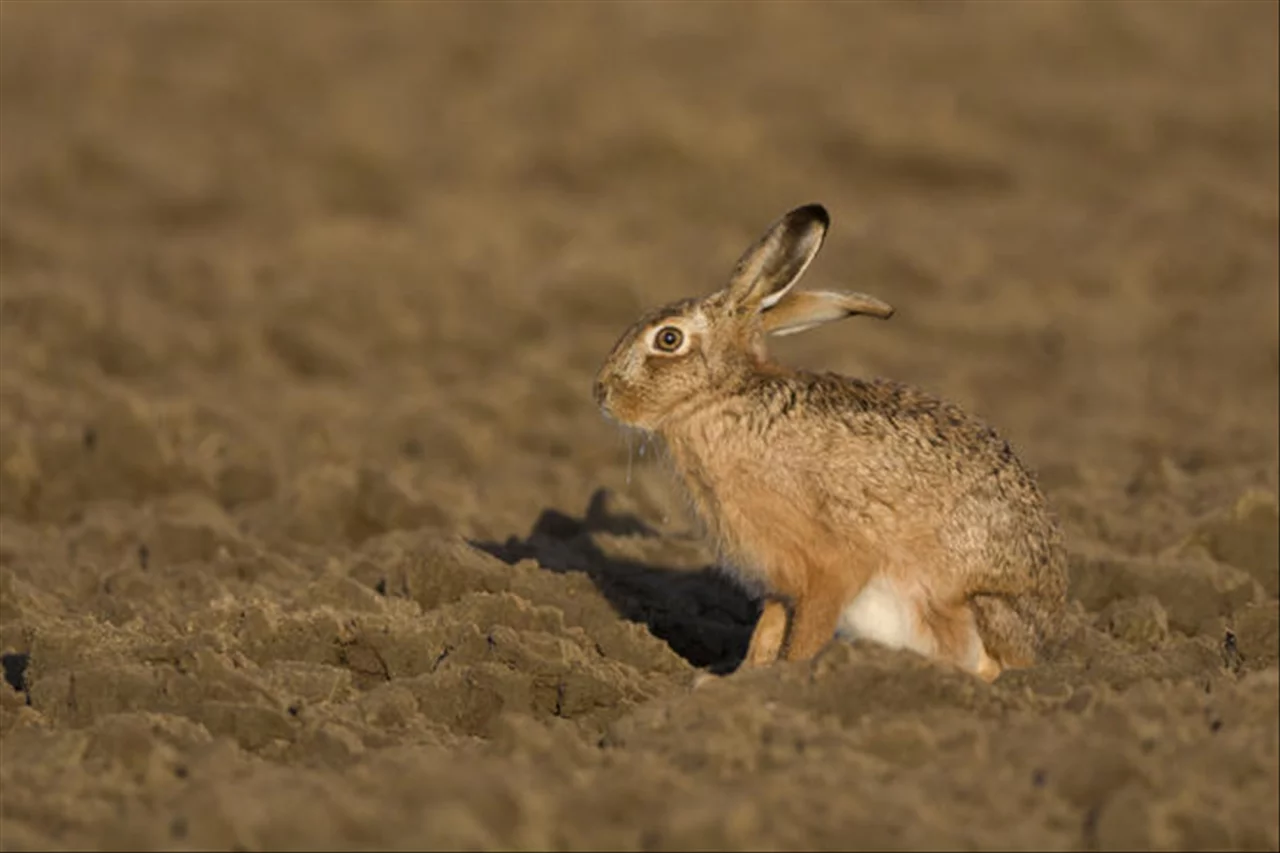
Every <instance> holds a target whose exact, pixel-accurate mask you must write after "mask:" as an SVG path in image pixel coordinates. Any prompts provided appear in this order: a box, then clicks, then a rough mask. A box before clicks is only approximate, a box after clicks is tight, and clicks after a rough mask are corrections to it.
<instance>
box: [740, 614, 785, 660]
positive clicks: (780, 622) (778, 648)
mask: <svg viewBox="0 0 1280 853" xmlns="http://www.w3.org/2000/svg"><path fill="white" fill-rule="evenodd" d="M787 617H788V613H787V605H786V604H784V603H783V602H782V601H781V600H780V599H777V598H772V597H770V598H766V599H765V600H764V607H763V608H762V609H761V610H760V618H759V619H758V620H757V621H756V628H755V631H753V632H752V634H751V645H750V646H749V647H748V648H747V656H746V658H745V659H744V660H743V661H742V665H743V666H744V667H748V666H766V665H768V664H771V663H773V662H774V661H776V660H777V659H778V655H779V654H780V653H781V652H782V644H783V642H784V641H785V640H786V639H787Z"/></svg>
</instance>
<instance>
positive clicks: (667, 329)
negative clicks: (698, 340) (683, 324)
mask: <svg viewBox="0 0 1280 853" xmlns="http://www.w3.org/2000/svg"><path fill="white" fill-rule="evenodd" d="M682 343H684V332H682V331H680V330H679V329H677V328H676V327H675V326H663V327H662V328H661V329H659V330H658V334H656V335H654V336H653V345H654V346H655V347H657V348H658V349H660V350H662V351H663V352H675V351H676V350H678V349H680V344H682Z"/></svg>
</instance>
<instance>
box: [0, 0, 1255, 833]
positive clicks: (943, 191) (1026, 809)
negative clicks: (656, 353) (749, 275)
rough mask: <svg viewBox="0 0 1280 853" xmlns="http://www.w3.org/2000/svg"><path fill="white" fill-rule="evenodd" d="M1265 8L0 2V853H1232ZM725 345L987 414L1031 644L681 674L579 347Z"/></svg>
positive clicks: (619, 445)
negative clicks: (804, 262)
mask: <svg viewBox="0 0 1280 853" xmlns="http://www.w3.org/2000/svg"><path fill="white" fill-rule="evenodd" d="M1277 93H1278V85H1277V5H1276V4H1274V3H1263V2H1244V3H1231V2H1222V3H1205V4H1199V3H1194V2H1180V3H1162V4H1138V3H1132V4H1129V3H1070V4H1067V3H1053V2H1036V3H988V4H968V3H895V4H878V3H871V2H858V3H817V4H793V3H789V4H771V3H762V2H761V3H736V4H722V3H696V4H681V3H675V2H671V3H654V4H643V3H591V4H588V3H573V4H564V5H560V4H553V3H538V4H533V3H507V4H498V3H466V4H456V5H455V4H452V3H443V2H440V3H434V2H433V3H393V4H385V5H384V4H380V3H327V4H314V5H311V4H304V3H301V2H291V3H283V2H280V3H257V4H247V3H245V4H241V3H234V4H233V3H201V2H194V0H191V1H190V2H181V3H179V2H167V3H143V4H137V5H126V4H123V3H105V2H94V3H87V2H86V3H83V4H72V3H52V2H50V3H29V2H19V0H6V2H4V3H3V4H0V99H2V100H0V144H2V146H3V149H2V152H0V153H2V156H0V204H2V207H0V262H2V265H3V266H2V279H0V281H2V289H0V652H3V654H4V657H3V664H4V679H5V682H6V683H7V686H5V685H0V758H2V760H3V764H2V766H0V786H2V787H0V806H2V808H3V823H2V824H0V847H3V848H4V849H6V850H36V849H55V848H62V849H67V848H85V847H89V848H99V849H120V850H123V849H160V848H168V849H196V848H200V849H209V848H224V849H227V848H229V849H244V850H254V849H318V848H329V849H374V848H399V849H429V848H441V849H446V848H447V849H473V850H479V849H497V848H506V849H512V848H516V849H535V848H556V849H578V850H589V849H601V848H617V849H632V850H640V849H653V850H656V849H669V850H677V849H679V850H689V849H711V848H728V849H747V848H750V849H785V848H808V849H835V848H844V849H868V850H873V849H890V848H893V849H907V848H926V847H927V848H932V849H973V848H1000V849H1011V850H1012V849H1070V850H1090V849H1120V848H1145V849H1152V848H1155V849H1206V848H1246V849H1270V850H1275V849H1277V848H1278V847H1280V829H1278V828H1277V824H1278V820H1280V818H1278V814H1277V800H1278V798H1280V730H1278V723H1277V716H1278V713H1280V707H1278V705H1280V702H1278V698H1277V697H1278V691H1280V670H1278V669H1277V645H1278V643H1280V639H1278V637H1277V591H1278V589H1277V587H1278V584H1280V572H1278V570H1277V562H1278V558H1277V536H1278V533H1277V503H1276V492H1277V479H1278V471H1280V461H1278V451H1277V427H1278V416H1277V407H1278V404H1280V399H1278V391H1277V380H1278V377H1280V367H1278V365H1280V347H1278V345H1277V267H1278V258H1280V255H1278V250H1277V228H1278V222H1280V192H1278V190H1277V182H1278V180H1280V176H1278V174H1277V157H1276V151H1277V147H1278V139H1277V136H1278V134H1277V114H1278V109H1277V97H1278V94H1277ZM811 201H818V202H822V203H823V204H825V205H826V206H827V207H828V209H829V210H830V211H831V214H832V217H833V227H832V230H831V232H830V234H829V236H828V240H827V244H826V248H825V249H824V251H823V253H822V255H821V256H820V257H819V259H818V260H817V262H816V263H815V264H814V265H813V267H812V268H811V270H810V271H809V274H808V276H807V278H806V282H805V283H806V285H808V286H811V287H849V288H852V289H857V290H863V291H867V292H869V293H872V294H875V295H876V296H879V297H881V298H883V299H885V300H887V301H888V302H890V303H892V304H893V305H894V307H895V308H896V309H897V314H896V316H895V317H894V318H893V319H892V320H890V321H888V322H879V321H876V320H870V319H862V320H851V321H849V322H847V323H839V324H833V325H831V326H828V327H824V328H822V329H819V330H816V331H813V332H811V333H808V334H804V335H798V336H796V337H794V338H786V339H780V340H778V341H777V342H776V344H775V345H774V352H775V354H776V355H777V356H778V358H780V359H781V360H783V361H786V362H787V363H791V364H796V365H802V366H806V367H812V368H821V369H832V370H839V371H842V372H847V373H851V374H858V375H868V376H872V375H882V376H889V377H893V378H896V379H900V380H904V381H908V382H912V383H915V384H918V385H921V386H923V387H925V388H927V389H929V390H931V391H933V392H935V393H937V394H941V395H943V396H946V397H949V398H951V399H953V400H955V401H957V402H959V403H961V404H962V405H964V406H967V407H969V408H971V409H972V410H973V411H975V412H976V413H978V414H979V415H981V416H982V417H984V418H985V419H987V420H988V421H990V422H991V423H993V424H995V425H996V426H997V427H998V428H999V429H1000V431H1001V432H1002V433H1003V434H1004V435H1005V436H1007V437H1008V438H1009V439H1010V441H1011V443H1012V444H1013V446H1014V447H1015V448H1016V450H1017V452H1018V453H1019V454H1020V455H1021V456H1022V457H1023V458H1024V459H1025V460H1026V461H1027V462H1028V463H1029V464H1030V465H1031V466H1032V467H1034V468H1035V469H1036V470H1037V471H1038V472H1039V473H1040V476H1041V479H1042V482H1043V485H1044V488H1045V490H1046V493H1047V494H1048V496H1049V499H1050V501H1051V503H1052V504H1053V507H1054V510H1055V511H1056V512H1057V513H1058V515H1059V516H1060V517H1061V519H1062V523H1063V525H1064V528H1065V530H1066V534H1067V541H1068V546H1069V550H1070V563H1071V611H1070V613H1069V614H1068V618H1069V620H1070V626H1071V636H1070V640H1069V642H1068V644H1067V647H1066V648H1065V649H1064V650H1063V652H1062V654H1061V656H1059V657H1058V658H1057V659H1055V660H1052V661H1050V662H1046V663H1045V664H1044V665H1042V666H1038V667H1036V668H1033V669H1029V670H1025V671H1021V672H1010V673H1006V674H1005V675H1004V676H1002V677H1001V678H1000V679H999V680H998V681H997V682H996V683H995V684H993V685H986V684H983V683H981V682H978V681H977V680H976V679H973V678H971V677H969V676H966V675H964V674H962V673H959V672H956V671H954V670H950V669H947V668H945V667H943V666H941V665H935V664H931V663H929V662H927V661H925V660H924V659H922V658H919V657H916V656H914V655H912V654H911V653H909V652H892V651H888V650H886V649H883V648H879V647H873V646H868V645H866V644H848V643H835V644H833V645H832V646H830V647H829V649H828V650H827V651H826V652H824V654H823V655H822V656H821V657H819V658H818V659H817V660H816V661H814V662H812V663H810V664H788V665H779V666H776V667H773V668H770V669H768V670H764V671H759V672H753V673H750V674H748V673H737V674H733V675H730V676H729V677H727V678H724V679H719V680H716V681H714V682H713V683H711V684H709V685H707V686H706V687H705V688H704V689H699V690H697V691H693V690H690V689H689V684H690V681H691V679H692V677H693V675H694V673H695V671H696V668H697V667H712V668H715V669H717V670H718V671H722V672H723V671H731V670H732V669H733V666H734V664H735V662H736V661H737V659H738V658H739V657H740V656H741V655H742V653H743V651H744V647H745V643H746V640H747V637H748V636H749V633H750V630H751V625H752V622H753V619H754V617H755V613H756V607H757V604H756V602H754V601H752V600H751V599H749V598H748V597H747V596H746V595H745V594H744V593H743V592H741V591H739V590H738V589H737V588H736V587H734V586H733V585H731V584H730V583H728V582H727V581H725V580H724V579H723V578H722V577H721V575H719V574H718V573H717V572H716V571H715V570H714V569H713V568H712V565H713V562H714V558H713V555H712V554H711V553H710V552H709V550H708V549H707V547H706V545H705V544H704V543H703V541H702V540H701V539H700V538H699V534H698V528H697V526H696V524H695V522H694V520H693V519H691V518H689V517H688V515H687V512H686V509H685V506H686V504H685V502H684V498H683V497H682V493H681V491H680V489H679V486H678V484H677V483H676V482H675V481H674V480H673V478H672V476H671V475H670V473H669V472H668V470H667V469H666V468H665V467H664V465H663V463H662V461H661V459H660V458H659V457H660V454H659V453H658V452H657V449H656V448H654V447H650V446H648V445H645V444H643V443H641V442H639V441H637V440H635V439H634V438H633V439H630V440H629V439H628V438H627V436H626V435H624V434H622V433H621V432H620V431H619V430H617V429H616V428H615V427H613V426H612V425H611V424H610V423H608V422H607V421H605V420H604V419H603V418H602V417H601V415H600V413H599V411H598V410H597V408H596V407H595V404H594V403H593V401H592V399H591V381H592V378H593V375H594V372H595V370H596V368H597V367H598V365H599V364H600V362H601V361H602V360H603V358H604V356H605V355H606V354H607V353H608V351H609V349H610V347H611V346H612V344H613V342H614V340H615V339H616V338H617V337H618V336H619V335H620V334H621V333H622V332H623V330H624V329H625V328H626V326H627V325H628V324H629V323H630V322H631V321H632V320H633V319H635V318H636V317H637V316H639V314H640V313H642V312H643V311H644V310H646V309H648V308H650V307H653V306H655V305H657V304H660V303H663V302H666V301H669V300H672V299H675V298H678V297H682V296H686V295H692V294H699V293H705V292H708V291H709V290H711V289H714V288H715V287H718V286H719V285H720V283H721V282H722V281H723V279H724V276H725V275H726V274H727V272H728V270H729V269H730V267H731V266H732V264H733V261H734V260H735V259H736V257H737V255H738V253H739V252H740V251H741V250H742V249H743V248H745V246H746V245H747V243H748V242H750V241H751V240H752V239H754V238H755V237H756V236H757V235H758V234H759V233H760V232H761V231H762V230H763V228H764V227H765V226H766V225H768V223H769V222H771V221H772V220H773V219H774V218H775V217H777V216H778V215H780V214H781V213H782V212H784V211H785V210H787V209H789V208H790V207H792V206H795V205H798V204H803V203H807V202H811Z"/></svg>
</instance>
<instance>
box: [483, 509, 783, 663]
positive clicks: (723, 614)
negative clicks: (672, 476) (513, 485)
mask: <svg viewBox="0 0 1280 853" xmlns="http://www.w3.org/2000/svg"><path fill="white" fill-rule="evenodd" d="M606 499H607V493H606V491H605V490H604V489H598V490H596V492H595V493H594V494H593V495H592V496H591V500H590V501H589V502H588V504H587V509H586V512H585V514H584V515H583V516H582V517H581V518H575V517H573V516H569V515H566V514H564V513H562V512H559V511H558V510H555V509H545V510H543V511H542V513H541V514H540V515H539V516H538V520H537V521H536V522H535V523H534V525H533V530H532V531H530V533H529V535H528V536H527V537H526V538H524V539H520V538H518V537H516V536H511V537H509V538H508V539H507V541H506V542H502V543H498V542H472V543H471V544H472V545H474V546H475V547H477V548H480V549H481V550H483V551H486V552H488V553H490V554H492V555H493V556H495V557H497V558H498V559H500V560H502V561H503V562H506V563H509V564H510V563H515V562H517V561H519V560H523V559H526V558H529V557H532V558H533V559H535V560H537V561H538V564H539V565H541V566H542V567H543V568H546V569H549V570H550V571H553V572H582V573H584V574H586V575H587V576H588V577H590V578H591V581H592V582H593V583H594V584H595V585H596V588H597V589H598V590H600V593H601V594H602V595H603V596H604V597H605V598H606V599H608V601H609V603H610V604H611V605H613V608H614V610H616V611H617V612H618V614H619V615H620V616H622V617H623V618H624V619H629V620H631V621H633V622H642V623H644V624H645V625H647V626H648V628H649V630H650V631H651V632H652V633H653V634H654V635H655V636H657V637H659V638H661V639H662V640H665V641H666V642H667V644H668V645H670V646H671V648H672V650H674V651H675V652H676V654H678V655H680V656H681V657H683V658H684V659H685V660H687V661H689V663H691V664H693V665H694V666H696V667H705V668H709V669H710V670H712V671H713V672H718V673H725V672H729V671H732V670H733V669H735V668H736V667H737V666H738V664H739V663H740V662H741V661H742V658H743V657H744V656H745V655H746V651H747V644H748V642H749V641H750V639H751V630H752V626H753V625H754V624H755V620H756V618H757V616H758V615H759V602H758V601H756V600H755V599H753V598H751V597H750V596H748V595H747V593H746V592H745V591H744V590H743V589H742V588H740V587H739V586H738V585H737V584H735V583H733V582H732V581H731V580H730V579H728V578H726V577H724V576H723V575H722V574H721V573H720V572H718V571H717V570H716V569H715V568H714V567H712V566H705V567H703V568H701V569H697V570H692V571H691V570H688V569H677V568H670V567H663V566H654V565H646V564H644V563H641V562H637V561H634V560H626V559H618V558H615V557H611V556H609V555H607V554H605V553H604V552H603V551H602V550H601V549H600V548H599V546H597V545H596V543H595V542H594V541H593V540H592V534H593V533H609V534H613V535H619V536H646V537H656V536H659V535H660V534H659V533H658V532H657V531H655V530H654V529H653V528H652V527H650V526H649V525H647V524H645V523H644V521H642V520H641V519H640V518H638V517H637V516H635V515H632V514H630V513H616V514H615V513H611V512H609V510H608V507H607V506H606Z"/></svg>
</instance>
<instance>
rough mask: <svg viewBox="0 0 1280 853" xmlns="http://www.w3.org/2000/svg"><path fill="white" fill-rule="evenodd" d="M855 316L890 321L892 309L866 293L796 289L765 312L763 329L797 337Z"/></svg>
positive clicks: (775, 333)
mask: <svg viewBox="0 0 1280 853" xmlns="http://www.w3.org/2000/svg"><path fill="white" fill-rule="evenodd" d="M855 314H867V315H869V316H872V317H879V318H880V319H881V320H888V319H889V318H890V317H892V316H893V306H892V305H890V304H889V303H888V302H885V301H883V300H880V299H876V298H875V297H874V296H869V295H867V294H865V293H838V292H836V291H831V290H797V291H796V292H794V293H792V294H790V295H788V296H787V298H786V299H783V300H782V301H781V302H778V303H777V304H775V305H774V306H773V307H772V308H770V309H769V310H768V311H765V313H764V330H765V331H766V332H768V333H769V334H771V335H794V334H795V333H796V332H803V331H804V330H806V329H812V328H814V327H815V326H821V325H823V324H824V323H831V322H834V321H836V320H843V319H844V318H845V317H852V316H854V315H855Z"/></svg>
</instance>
